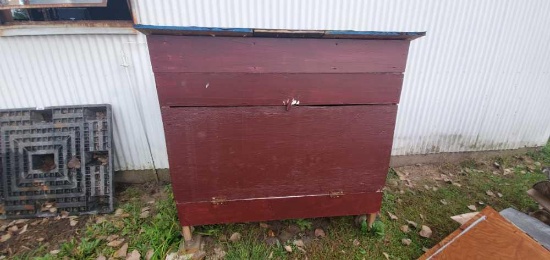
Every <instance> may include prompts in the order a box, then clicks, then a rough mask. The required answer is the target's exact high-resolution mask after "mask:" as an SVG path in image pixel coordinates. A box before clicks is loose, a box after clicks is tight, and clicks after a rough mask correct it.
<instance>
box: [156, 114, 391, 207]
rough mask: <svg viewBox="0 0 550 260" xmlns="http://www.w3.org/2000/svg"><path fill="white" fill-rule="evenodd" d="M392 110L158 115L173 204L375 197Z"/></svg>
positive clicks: (383, 169)
mask: <svg viewBox="0 0 550 260" xmlns="http://www.w3.org/2000/svg"><path fill="white" fill-rule="evenodd" d="M396 111H397V106H395V105H365V106H329V107H325V106H296V107H292V108H291V109H290V110H289V111H286V109H285V107H284V106H276V107H275V106H266V107H221V108H220V107H181V108H167V107H164V108H162V116H163V121H164V129H165V132H166V140H167V146H168V156H169V161H170V174H171V179H172V183H173V187H174V194H175V197H176V201H177V202H178V203H183V202H197V201H211V200H212V198H213V197H222V198H225V199H229V200H231V199H247V198H267V197H287V196H303V195H311V194H327V193H329V192H333V191H343V192H344V193H358V192H375V191H378V190H380V189H382V187H383V186H384V183H385V180H386V174H387V171H388V165H389V159H390V152H391V145H392V138H393V130H394V124H395V115H396Z"/></svg>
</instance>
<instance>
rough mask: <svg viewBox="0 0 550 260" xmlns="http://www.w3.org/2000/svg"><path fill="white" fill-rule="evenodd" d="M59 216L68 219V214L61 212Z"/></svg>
mask: <svg viewBox="0 0 550 260" xmlns="http://www.w3.org/2000/svg"><path fill="white" fill-rule="evenodd" d="M59 216H60V217H61V218H68V217H69V212H68V211H65V210H63V211H61V213H59Z"/></svg>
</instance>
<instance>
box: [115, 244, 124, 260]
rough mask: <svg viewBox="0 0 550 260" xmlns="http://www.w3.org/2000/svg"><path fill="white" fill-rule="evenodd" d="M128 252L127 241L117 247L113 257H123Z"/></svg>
mask: <svg viewBox="0 0 550 260" xmlns="http://www.w3.org/2000/svg"><path fill="white" fill-rule="evenodd" d="M127 252H128V243H125V244H124V245H123V246H122V247H121V248H119V249H118V250H117V251H116V252H115V253H114V254H113V257H114V258H125V257H126V254H127Z"/></svg>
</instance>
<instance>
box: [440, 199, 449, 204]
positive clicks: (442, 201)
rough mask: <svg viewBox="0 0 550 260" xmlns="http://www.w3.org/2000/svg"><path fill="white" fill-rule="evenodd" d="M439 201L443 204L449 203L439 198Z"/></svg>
mask: <svg viewBox="0 0 550 260" xmlns="http://www.w3.org/2000/svg"><path fill="white" fill-rule="evenodd" d="M440 202H441V204H443V205H447V204H449V203H448V202H447V201H446V200H445V199H442V200H440Z"/></svg>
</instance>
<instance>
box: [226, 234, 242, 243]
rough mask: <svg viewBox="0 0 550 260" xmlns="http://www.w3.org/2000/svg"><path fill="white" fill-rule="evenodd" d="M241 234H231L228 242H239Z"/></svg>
mask: <svg viewBox="0 0 550 260" xmlns="http://www.w3.org/2000/svg"><path fill="white" fill-rule="evenodd" d="M241 237H242V236H241V234H240V233H239V232H235V233H233V234H231V236H230V237H229V241H231V242H237V241H239V240H241Z"/></svg>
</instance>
